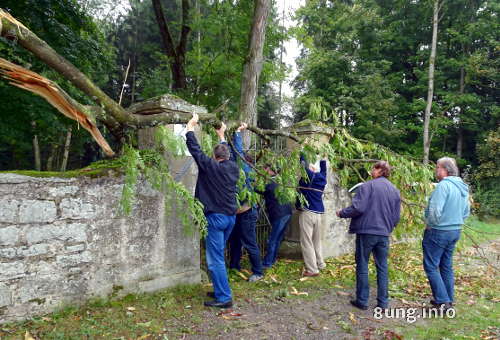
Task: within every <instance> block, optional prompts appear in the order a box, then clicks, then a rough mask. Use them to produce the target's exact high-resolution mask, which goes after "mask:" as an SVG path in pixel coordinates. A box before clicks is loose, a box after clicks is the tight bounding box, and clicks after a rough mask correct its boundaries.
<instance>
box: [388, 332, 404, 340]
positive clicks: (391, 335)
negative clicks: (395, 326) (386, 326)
mask: <svg viewBox="0 0 500 340" xmlns="http://www.w3.org/2000/svg"><path fill="white" fill-rule="evenodd" d="M384 339H385V340H403V337H402V336H401V335H399V334H398V333H396V332H393V331H390V330H386V331H384Z"/></svg>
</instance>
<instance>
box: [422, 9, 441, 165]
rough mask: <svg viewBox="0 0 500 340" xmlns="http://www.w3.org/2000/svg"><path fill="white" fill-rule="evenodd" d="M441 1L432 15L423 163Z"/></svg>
mask: <svg viewBox="0 0 500 340" xmlns="http://www.w3.org/2000/svg"><path fill="white" fill-rule="evenodd" d="M439 8H440V6H439V0H435V1H434V10H433V15H432V45H431V55H430V57H429V86H428V89H427V105H426V107H425V116H424V159H423V163H424V164H428V163H429V149H430V145H431V139H430V138H429V123H430V120H431V108H432V97H433V95H434V67H435V63H436V46H437V33H438V21H439Z"/></svg>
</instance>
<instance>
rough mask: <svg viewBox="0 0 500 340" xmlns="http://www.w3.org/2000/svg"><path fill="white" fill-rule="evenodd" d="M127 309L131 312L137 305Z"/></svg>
mask: <svg viewBox="0 0 500 340" xmlns="http://www.w3.org/2000/svg"><path fill="white" fill-rule="evenodd" d="M127 310H128V311H130V312H133V311H135V307H127Z"/></svg>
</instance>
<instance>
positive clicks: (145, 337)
mask: <svg viewBox="0 0 500 340" xmlns="http://www.w3.org/2000/svg"><path fill="white" fill-rule="evenodd" d="M150 336H152V335H151V334H144V335H143V336H140V337H138V338H137V340H146V339H147V338H149V337H150Z"/></svg>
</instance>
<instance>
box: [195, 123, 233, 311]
mask: <svg viewBox="0 0 500 340" xmlns="http://www.w3.org/2000/svg"><path fill="white" fill-rule="evenodd" d="M197 123H198V115H197V114H193V118H191V120H190V121H189V122H188V123H187V126H186V129H187V131H188V132H187V133H186V144H187V147H188V150H189V152H190V153H191V155H192V156H193V158H194V160H195V162H196V164H197V165H198V180H197V182H196V190H195V197H196V198H198V199H199V200H200V202H201V203H202V204H203V207H204V213H205V216H206V218H207V222H208V227H207V229H208V235H207V237H206V240H205V242H206V258H207V265H208V271H209V273H210V278H211V279H212V283H213V287H214V292H213V294H209V296H212V297H213V298H214V300H213V301H206V302H205V306H207V307H219V308H229V307H231V306H232V305H233V301H232V296H231V288H230V287H229V281H228V278H227V272H226V264H225V260H224V248H225V245H226V242H227V240H228V238H229V235H230V234H231V230H232V229H233V227H234V222H235V219H236V217H235V214H236V210H237V203H236V183H237V182H238V178H239V175H240V169H239V168H238V165H237V164H236V163H235V162H234V161H230V160H229V158H230V151H229V146H228V145H227V144H226V142H225V137H224V132H225V131H226V126H225V124H224V123H222V126H221V127H220V128H219V129H218V130H216V132H217V135H218V136H219V139H220V144H218V145H216V146H215V148H214V152H213V158H211V157H208V156H207V155H205V154H204V153H203V151H202V150H201V148H200V145H199V144H198V141H197V140H196V137H195V135H194V127H195V125H196V124H197Z"/></svg>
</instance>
